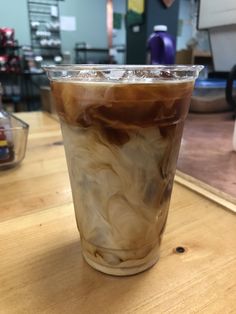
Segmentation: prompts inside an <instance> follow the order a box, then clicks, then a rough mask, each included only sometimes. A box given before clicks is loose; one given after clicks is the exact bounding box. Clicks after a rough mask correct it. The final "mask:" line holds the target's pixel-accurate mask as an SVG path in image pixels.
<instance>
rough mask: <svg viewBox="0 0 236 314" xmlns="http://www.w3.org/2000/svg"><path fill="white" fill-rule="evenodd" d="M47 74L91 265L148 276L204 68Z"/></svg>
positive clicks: (97, 68)
mask: <svg viewBox="0 0 236 314" xmlns="http://www.w3.org/2000/svg"><path fill="white" fill-rule="evenodd" d="M45 69H46V71H47V74H48V77H49V79H50V81H51V88H52V93H53V96H54V98H55V104H56V109H57V113H58V115H59V118H60V122H61V128H62V134H63V139H64V146H65V152H66V158H67V164H68V170H69V175H70V182H71V188H72V194H73V201H74V208H75V215H76V220H77V225H78V229H79V232H80V238H81V246H82V252H83V256H84V258H85V260H86V261H87V262H88V264H89V265H91V266H92V267H93V268H95V269H97V270H99V271H101V272H104V273H107V274H112V275H119V276H123V275H131V274H136V273H139V272H141V271H144V270H146V269H148V268H149V267H151V266H153V265H154V264H155V263H156V262H157V260H158V258H159V255H160V245H161V240H162V235H163V232H164V229H165V225H166V220H167V216H168V209H169V203H170V197H171V191H172V185H173V180H174V174H175V169H176V162H177V158H178V153H179V148H180V142H181V136H182V131H183V125H184V120H185V118H186V115H187V113H188V109H189V103H190V98H191V94H192V90H193V87H194V81H195V79H196V78H197V76H198V74H199V71H200V70H201V69H202V66H118V65H112V66H111V65H67V66H49V67H46V68H45Z"/></svg>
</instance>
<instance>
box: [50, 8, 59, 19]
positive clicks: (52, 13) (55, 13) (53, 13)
mask: <svg viewBox="0 0 236 314" xmlns="http://www.w3.org/2000/svg"><path fill="white" fill-rule="evenodd" d="M51 16H53V17H58V9H57V7H56V6H55V5H51Z"/></svg>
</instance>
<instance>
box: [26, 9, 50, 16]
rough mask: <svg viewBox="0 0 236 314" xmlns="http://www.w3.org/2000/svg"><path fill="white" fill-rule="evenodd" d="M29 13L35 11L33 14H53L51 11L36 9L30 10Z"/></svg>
mask: <svg viewBox="0 0 236 314" xmlns="http://www.w3.org/2000/svg"><path fill="white" fill-rule="evenodd" d="M29 13H33V14H39V15H40V14H43V15H45V14H46V15H50V16H51V12H44V11H41V12H40V11H35V10H29Z"/></svg>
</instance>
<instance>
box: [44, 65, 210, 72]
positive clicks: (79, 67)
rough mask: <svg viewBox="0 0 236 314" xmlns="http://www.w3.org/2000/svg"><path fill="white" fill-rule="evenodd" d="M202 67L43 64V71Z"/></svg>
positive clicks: (184, 68)
mask: <svg viewBox="0 0 236 314" xmlns="http://www.w3.org/2000/svg"><path fill="white" fill-rule="evenodd" d="M203 68H204V66H203V65H192V64H175V65H161V64H156V65H142V64H59V65H55V64H49V65H47V64H45V65H43V66H42V69H44V70H45V71H80V70H98V71H109V70H159V71H161V70H165V71H166V70H170V71H180V72H181V71H193V72H195V71H201V70H202V69H203Z"/></svg>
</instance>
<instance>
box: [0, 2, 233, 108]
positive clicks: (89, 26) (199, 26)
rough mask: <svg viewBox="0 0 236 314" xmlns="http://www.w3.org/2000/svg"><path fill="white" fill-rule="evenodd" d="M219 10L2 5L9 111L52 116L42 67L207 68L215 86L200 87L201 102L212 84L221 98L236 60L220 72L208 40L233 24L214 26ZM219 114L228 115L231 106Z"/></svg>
mask: <svg viewBox="0 0 236 314" xmlns="http://www.w3.org/2000/svg"><path fill="white" fill-rule="evenodd" d="M226 2H227V1H226ZM226 2H224V6H225V5H226ZM228 2H229V6H235V4H234V2H233V1H229V0H228ZM217 5H219V10H221V7H220V6H222V4H221V2H220V1H218V0H217V1H206V0H205V1H204V0H201V1H200V0H146V1H145V0H99V1H94V0H86V1H82V0H62V1H59V0H47V1H46V0H20V1H14V0H8V1H5V0H0V6H1V10H0V82H1V84H2V88H3V95H2V99H3V104H4V107H5V108H6V109H7V110H8V111H14V112H17V111H32V110H41V109H44V108H46V110H52V109H51V103H52V99H51V94H50V88H49V84H48V81H47V78H46V77H45V74H44V72H43V70H42V69H41V66H42V64H68V63H77V64H84V63H90V64H93V63H99V64H110V63H113V64H149V63H153V64H154V63H155V64H156V63H160V64H165V63H168V64H170V63H176V64H203V65H205V69H204V70H203V71H202V72H201V77H200V79H202V80H208V79H209V78H210V81H207V82H205V81H204V82H203V83H202V84H203V85H201V83H200V85H199V86H198V87H199V93H200V94H199V95H197V96H202V95H203V94H204V95H205V94H206V93H208V92H209V88H208V89H207V90H206V84H208V85H209V84H210V85H211V84H213V85H211V86H210V88H211V92H212V88H213V90H214V88H216V89H217V90H218V92H219V90H220V89H221V92H222V93H224V88H225V85H226V79H227V77H228V74H229V71H230V69H231V67H232V66H233V65H234V62H235V63H236V60H235V59H234V60H232V61H230V62H229V64H227V67H226V68H225V67H224V66H223V67H222V61H221V60H218V59H219V58H218V55H219V53H218V55H216V57H215V56H214V51H212V47H213V48H215V45H214V42H213V41H212V40H211V36H210V35H211V29H213V30H218V29H219V26H222V25H224V24H227V25H228V24H233V22H232V23H229V18H228V17H227V16H224V20H223V22H222V21H220V22H219V23H218V22H217V21H215V16H213V15H211V9H212V8H216V9H217ZM206 6H208V7H206ZM226 6H227V5H226ZM229 8H230V7H229ZM202 12H203V13H204V14H202ZM206 21H207V22H206ZM209 21H211V23H210V24H209V23H208V22H209ZM207 23H208V24H207ZM206 24H207V25H206ZM235 24H236V23H235ZM156 26H157V28H156V31H155V27H156ZM158 26H161V28H158ZM163 27H164V28H163ZM212 27H213V28H212ZM229 27H232V25H230V26H229ZM232 32H233V33H235V29H234V28H233V29H232ZM155 34H156V35H157V36H156V37H158V38H157V40H156V38H154V37H155ZM160 34H161V35H163V34H164V35H163V37H160V36H159V35H160ZM160 38H161V39H160ZM150 40H152V41H153V42H152V43H150V42H151V41H150ZM155 40H156V41H155ZM158 40H159V41H158ZM168 40H169V43H168ZM217 42H218V41H217ZM231 42H232V41H231ZM235 42H236V40H235ZM168 45H169V46H168ZM170 45H171V47H170ZM223 46H224V45H223ZM221 49H222V43H220V52H221V51H222V50H221ZM218 50H219V48H218ZM231 50H232V51H233V48H232V49H231ZM155 54H156V56H155ZM220 54H221V53H220ZM217 58H218V59H217ZM225 59H226V58H225ZM227 60H230V56H229V57H227ZM216 63H217V64H216ZM214 79H216V81H217V82H216V81H214ZM212 80H213V82H212ZM217 84H218V85H217ZM208 87H209V86H208ZM221 96H222V95H221ZM220 106H221V107H218V108H220V110H222V108H223V110H226V109H227V108H228V109H230V108H229V107H227V106H228V105H226V103H224V104H223V105H222V103H221V105H220ZM198 109H199V108H197V109H196V110H198ZM200 110H201V109H200Z"/></svg>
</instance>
